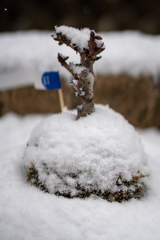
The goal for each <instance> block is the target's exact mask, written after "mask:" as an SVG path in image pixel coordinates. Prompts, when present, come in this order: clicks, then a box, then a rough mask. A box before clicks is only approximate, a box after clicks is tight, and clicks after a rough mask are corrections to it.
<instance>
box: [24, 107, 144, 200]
mask: <svg viewBox="0 0 160 240" xmlns="http://www.w3.org/2000/svg"><path fill="white" fill-rule="evenodd" d="M23 158H24V163H25V168H26V169H27V172H28V180H29V181H31V183H32V184H34V185H36V186H38V187H39V188H41V189H42V190H45V191H47V192H50V193H54V194H56V195H62V196H66V197H87V196H90V195H97V196H100V197H102V198H105V199H107V200H109V201H119V202H120V201H122V200H128V199H130V198H131V197H135V198H139V197H140V196H141V191H142V188H143V184H142V183H141V178H142V177H144V176H147V175H148V167H147V159H146V155H145V153H144V149H143V145H142V143H141V140H140V137H139V135H138V134H137V133H136V131H135V130H134V128H133V127H132V126H131V125H130V124H129V123H128V122H127V121H126V120H125V119H124V118H123V117H122V116H121V115H120V114H118V113H116V112H115V111H113V110H112V109H110V108H109V107H108V106H101V105H96V107H95V112H94V113H93V114H92V115H90V116H88V117H84V118H81V119H79V120H78V121H76V117H75V114H74V112H73V111H66V112H63V113H62V114H56V115H52V116H50V117H48V118H46V119H44V120H42V121H41V122H40V123H39V124H38V125H37V126H36V127H35V128H34V129H33V131H32V133H31V136H30V139H29V141H28V143H27V146H26V148H25V151H24V156H23Z"/></svg>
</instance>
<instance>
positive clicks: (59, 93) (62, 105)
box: [58, 89, 64, 112]
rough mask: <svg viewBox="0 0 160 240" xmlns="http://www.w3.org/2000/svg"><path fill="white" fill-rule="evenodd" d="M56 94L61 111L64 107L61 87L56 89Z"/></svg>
mask: <svg viewBox="0 0 160 240" xmlns="http://www.w3.org/2000/svg"><path fill="white" fill-rule="evenodd" d="M58 95H59V102H60V107H61V112H62V111H63V108H64V100H63V92H62V89H58Z"/></svg>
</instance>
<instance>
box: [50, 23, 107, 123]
mask: <svg viewBox="0 0 160 240" xmlns="http://www.w3.org/2000/svg"><path fill="white" fill-rule="evenodd" d="M52 37H53V39H54V40H55V41H58V42H59V45H62V44H66V45H67V46H69V47H71V48H72V49H73V50H74V51H76V52H78V53H79V54H80V63H79V64H74V63H69V64H68V63H67V62H66V60H67V59H68V58H69V57H68V56H63V55H62V54H60V53H58V61H59V62H60V63H61V65H62V66H63V67H65V68H66V69H67V70H68V71H69V72H70V73H71V74H72V76H73V77H74V79H75V80H76V81H71V84H72V86H73V87H74V90H75V94H76V96H79V97H81V98H82V100H83V105H82V106H80V107H78V108H77V110H78V114H77V119H78V118H80V117H83V116H87V115H88V114H91V113H92V112H94V98H93V85H94V80H95V75H94V71H93V64H94V62H95V61H97V60H99V59H100V58H101V56H97V55H99V54H100V53H101V52H102V51H104V50H105V47H104V42H103V41H102V37H101V36H99V35H97V34H96V33H95V31H93V30H89V29H86V28H85V29H82V30H79V29H75V28H72V27H67V26H60V27H55V32H54V33H53V35H52ZM75 83H76V84H75Z"/></svg>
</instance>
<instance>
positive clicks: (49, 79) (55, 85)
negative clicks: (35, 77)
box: [41, 72, 61, 90]
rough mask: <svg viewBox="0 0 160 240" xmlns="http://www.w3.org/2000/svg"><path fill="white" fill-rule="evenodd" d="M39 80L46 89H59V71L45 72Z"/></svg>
mask: <svg viewBox="0 0 160 240" xmlns="http://www.w3.org/2000/svg"><path fill="white" fill-rule="evenodd" d="M41 80H42V84H43V86H44V87H45V88H46V89H48V90H51V89H61V81H60V76H59V72H45V73H44V74H43V75H42V78H41Z"/></svg>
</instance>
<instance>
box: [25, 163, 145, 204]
mask: <svg viewBox="0 0 160 240" xmlns="http://www.w3.org/2000/svg"><path fill="white" fill-rule="evenodd" d="M57 176H59V175H58V174H57ZM70 177H72V178H77V175H76V174H70ZM143 177H148V175H147V176H144V175H142V174H140V173H139V172H138V173H137V176H134V177H133V178H132V180H130V181H127V180H123V179H122V177H121V173H120V174H119V176H118V178H117V181H116V185H117V186H125V187H126V189H127V190H125V191H122V190H120V191H116V192H112V191H111V190H110V189H108V190H106V191H102V190H101V189H94V190H91V191H90V190H88V189H87V188H85V187H82V186H81V185H80V184H77V186H76V190H77V191H78V193H77V195H74V196H72V195H71V193H70V192H68V193H63V192H60V191H57V192H55V195H57V196H63V197H66V198H83V199H85V198H87V197H90V196H91V195H92V196H93V195H94V196H98V197H100V198H102V199H105V200H107V201H109V202H122V201H128V200H129V199H131V198H135V199H140V198H141V197H142V196H143V191H144V190H145V185H144V183H143V182H140V181H139V179H140V178H143ZM27 181H28V182H30V183H31V184H32V185H34V186H36V187H38V188H39V189H40V190H42V191H44V192H47V193H49V190H48V189H47V187H46V186H45V182H44V183H42V182H41V181H40V179H39V174H38V171H37V170H36V169H35V167H34V165H33V164H32V167H30V168H29V169H28V174H27ZM131 186H133V189H134V190H131V189H130V187H131Z"/></svg>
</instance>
